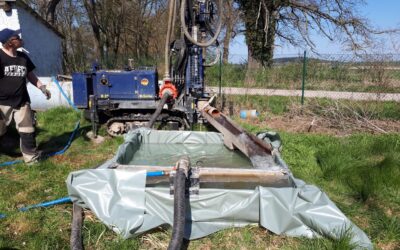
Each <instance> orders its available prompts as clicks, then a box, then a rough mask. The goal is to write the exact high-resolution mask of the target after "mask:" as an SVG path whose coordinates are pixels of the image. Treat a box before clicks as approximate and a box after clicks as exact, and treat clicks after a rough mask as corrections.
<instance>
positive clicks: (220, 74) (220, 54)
mask: <svg viewBox="0 0 400 250" xmlns="http://www.w3.org/2000/svg"><path fill="white" fill-rule="evenodd" d="M221 97H222V51H220V52H219V98H221Z"/></svg>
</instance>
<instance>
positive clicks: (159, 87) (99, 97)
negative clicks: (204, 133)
mask: <svg viewBox="0 0 400 250" xmlns="http://www.w3.org/2000/svg"><path fill="white" fill-rule="evenodd" d="M168 8H169V19H168V30H167V36H166V45H165V73H164V75H163V79H162V81H160V83H159V81H158V72H157V69H156V68H155V67H139V68H134V67H128V68H127V69H124V70H103V69H99V68H98V67H94V68H93V69H92V71H91V72H89V73H74V74H73V76H72V79H73V80H72V84H73V96H74V102H75V105H76V106H77V107H78V108H80V109H83V110H84V111H85V117H87V118H88V119H90V121H91V123H92V131H93V133H94V135H95V136H96V135H97V131H98V126H99V124H101V123H105V124H106V127H107V132H108V134H110V135H111V136H119V135H122V134H124V133H126V132H128V131H129V130H131V129H135V128H137V127H143V126H147V127H155V128H158V129H161V128H163V127H167V128H169V129H180V130H184V129H191V128H192V126H193V125H194V124H196V123H203V122H205V119H203V118H202V116H201V112H200V108H201V106H202V105H204V104H205V103H208V102H209V100H210V98H211V96H210V94H209V93H207V92H206V91H205V84H204V68H205V67H206V66H207V65H206V62H205V61H206V60H205V56H206V55H205V52H206V48H207V47H210V46H215V47H218V40H217V38H218V35H219V33H220V31H221V26H222V24H221V16H222V0H182V1H179V0H170V1H169V6H168ZM178 12H179V13H178ZM178 18H179V19H180V24H181V35H180V38H179V39H174V40H173V39H172V38H173V37H174V34H175V27H176V26H175V24H176V21H177V19H178ZM215 54H216V55H215V56H218V55H219V53H215ZM216 61H218V60H215V61H214V62H216Z"/></svg>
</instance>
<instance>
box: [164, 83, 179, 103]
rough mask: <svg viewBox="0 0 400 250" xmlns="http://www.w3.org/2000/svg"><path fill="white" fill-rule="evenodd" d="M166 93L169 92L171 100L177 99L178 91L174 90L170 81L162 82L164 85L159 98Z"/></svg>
mask: <svg viewBox="0 0 400 250" xmlns="http://www.w3.org/2000/svg"><path fill="white" fill-rule="evenodd" d="M167 92H169V94H170V96H171V98H172V99H176V98H177V97H178V90H177V89H176V87H175V85H173V84H172V82H171V81H168V80H164V84H163V85H162V86H161V89H160V97H161V98H162V97H163V96H164V94H165V93H167Z"/></svg>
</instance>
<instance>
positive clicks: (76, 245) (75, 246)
mask: <svg viewBox="0 0 400 250" xmlns="http://www.w3.org/2000/svg"><path fill="white" fill-rule="evenodd" d="M72 210H73V211H72V225H71V238H70V244H71V250H82V249H83V238H82V225H83V209H82V208H81V207H80V206H78V205H77V204H75V203H74V205H73V209H72Z"/></svg>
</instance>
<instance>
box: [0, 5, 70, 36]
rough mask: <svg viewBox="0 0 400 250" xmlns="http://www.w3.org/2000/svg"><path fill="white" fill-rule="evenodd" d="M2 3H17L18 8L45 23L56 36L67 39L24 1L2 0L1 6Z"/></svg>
mask: <svg viewBox="0 0 400 250" xmlns="http://www.w3.org/2000/svg"><path fill="white" fill-rule="evenodd" d="M1 2H3V3H4V2H15V4H16V5H17V6H18V7H21V8H23V9H24V10H26V11H28V12H29V13H30V14H32V15H33V16H34V17H35V18H36V19H37V20H39V21H40V22H41V23H43V24H44V25H45V26H46V27H47V28H49V29H50V30H52V31H53V32H54V33H55V34H56V35H58V36H59V37H61V38H65V37H64V35H63V34H61V32H60V31H58V30H57V29H56V28H55V27H54V26H53V25H51V24H50V23H49V22H47V21H46V20H45V19H44V18H43V17H41V16H40V15H39V14H38V13H37V12H36V11H35V10H34V9H32V8H31V7H30V6H29V5H28V4H26V3H25V2H24V1H22V0H18V1H17V0H0V5H1Z"/></svg>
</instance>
